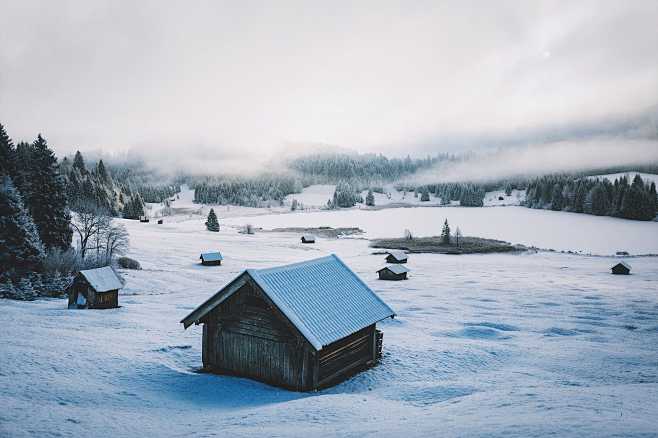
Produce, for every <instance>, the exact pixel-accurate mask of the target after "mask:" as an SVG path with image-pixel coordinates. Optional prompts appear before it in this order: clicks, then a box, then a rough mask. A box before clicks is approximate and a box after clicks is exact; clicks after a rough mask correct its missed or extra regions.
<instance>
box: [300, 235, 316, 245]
mask: <svg viewBox="0 0 658 438" xmlns="http://www.w3.org/2000/svg"><path fill="white" fill-rule="evenodd" d="M302 243H315V236H312V235H310V234H304V235H303V236H302Z"/></svg>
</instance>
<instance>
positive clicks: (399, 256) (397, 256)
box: [388, 250, 407, 261]
mask: <svg viewBox="0 0 658 438" xmlns="http://www.w3.org/2000/svg"><path fill="white" fill-rule="evenodd" d="M388 253H389V254H390V255H392V256H393V258H394V259H396V260H399V261H402V260H407V254H406V253H405V252H404V251H399V250H391V251H389V252H388Z"/></svg>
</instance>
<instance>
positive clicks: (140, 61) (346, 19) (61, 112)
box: [0, 0, 658, 159]
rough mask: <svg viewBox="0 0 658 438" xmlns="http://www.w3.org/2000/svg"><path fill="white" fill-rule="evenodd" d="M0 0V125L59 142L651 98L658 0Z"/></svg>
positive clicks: (236, 140)
mask: <svg viewBox="0 0 658 438" xmlns="http://www.w3.org/2000/svg"><path fill="white" fill-rule="evenodd" d="M0 11H1V12H0V122H2V123H3V124H4V125H5V126H6V127H7V129H8V131H9V133H10V135H11V136H12V137H13V138H14V139H16V140H21V139H32V138H33V137H35V135H36V133H37V132H42V133H43V134H44V135H45V136H46V137H47V138H48V140H49V142H50V143H51V145H53V146H54V147H55V148H56V150H57V151H59V152H67V151H69V150H75V149H76V148H79V149H80V150H83V151H84V150H97V149H104V150H106V151H116V150H126V149H130V148H140V149H141V150H146V151H156V150H160V148H165V149H166V150H167V151H170V152H171V153H172V154H174V155H179V154H183V153H184V154H187V153H190V152H192V151H195V152H197V154H198V155H199V156H203V157H212V156H213V155H214V154H215V152H217V154H220V153H221V154H222V155H223V156H224V157H225V158H228V159H230V158H231V156H234V157H242V156H247V155H253V156H264V155H268V154H271V153H273V151H279V150H280V149H281V148H282V147H285V145H288V144H291V143H294V144H296V145H299V144H305V143H307V142H308V143H326V144H331V145H338V146H341V147H346V148H351V149H355V150H358V151H360V152H366V151H377V152H379V151H383V152H386V153H392V154H396V153H404V154H406V153H407V152H414V151H417V152H419V153H420V152H423V153H424V152H426V151H428V149H430V150H431V149H437V150H438V149H441V148H456V147H459V145H463V147H465V148H466V147H468V148H471V147H473V146H474V145H476V146H477V145H479V144H481V145H484V146H486V144H487V143H496V142H499V143H505V142H506V141H508V140H510V141H512V140H515V139H516V140H518V139H519V138H521V139H523V140H525V139H526V138H529V140H530V141H533V140H535V139H533V138H532V136H534V135H538V136H543V135H545V134H546V133H555V132H578V131H579V130H581V129H582V130H585V131H587V132H589V131H590V130H594V131H596V130H597V129H600V128H601V129H604V128H605V127H606V126H613V127H614V126H617V124H621V125H623V124H624V123H626V122H627V121H629V120H631V121H632V120H635V119H636V118H638V117H640V116H642V117H645V116H646V113H647V111H649V113H650V114H651V113H652V112H653V113H655V112H656V105H657V104H658V1H656V0H649V1H641V0H623V1H604V0H596V1H557V2H553V1H550V2H541V1H534V0H533V1H516V2H509V1H500V0H497V1H481V2H469V1H455V2H441V1H428V2H421V1H404V2H385V1H381V0H378V1H373V2H366V1H345V2H342V1H328V2H318V1H304V2H287V1H264V2H250V1H234V2H220V1H208V2H202V1H189V2H184V1H176V2H174V1H152V2H151V1H132V0H131V1H118V0H111V1H93V0H81V1H42V2H34V1H28V0H15V1H12V0H0ZM174 152H177V153H174Z"/></svg>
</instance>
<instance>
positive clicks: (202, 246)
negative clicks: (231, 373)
mask: <svg viewBox="0 0 658 438" xmlns="http://www.w3.org/2000/svg"><path fill="white" fill-rule="evenodd" d="M517 210H518V211H522V212H528V214H529V215H532V214H541V215H544V217H546V218H549V219H546V220H547V221H548V222H547V223H552V224H555V227H556V228H557V231H555V230H552V229H551V230H549V229H546V228H544V227H538V228H535V229H534V233H535V234H536V235H538V236H542V235H544V234H549V235H550V236H554V235H559V234H560V233H573V238H574V239H575V241H576V242H578V243H581V242H585V241H586V240H590V241H591V242H589V243H587V245H588V247H595V246H596V245H597V243H596V242H595V241H596V240H597V239H599V238H601V237H602V236H604V237H606V236H605V234H606V233H623V234H628V235H627V236H623V237H626V239H625V241H626V242H627V244H626V245H625V246H624V249H627V250H629V251H631V252H634V253H638V252H644V251H646V249H647V248H646V247H645V246H643V245H644V242H643V241H640V240H638V239H637V238H636V237H635V234H636V233H635V231H633V230H634V227H636V226H638V227H643V226H644V223H639V222H633V221H621V222H619V223H623V224H632V225H629V226H628V227H626V226H620V225H617V224H618V222H611V223H610V224H612V225H609V226H611V227H613V228H610V229H606V226H608V225H606V223H603V222H588V223H587V228H584V227H585V225H584V224H582V225H581V224H580V223H579V222H578V221H579V220H581V218H587V219H590V218H591V219H592V220H599V219H610V220H612V221H615V219H612V218H594V217H590V216H585V215H575V214H573V215H572V214H567V213H555V212H548V211H534V210H529V209H517V208H514V207H510V208H483V209H460V208H452V209H448V208H446V209H427V208H423V209H391V210H382V211H379V212H367V211H362V212H358V211H355V212H354V213H359V214H366V215H373V216H372V219H369V220H368V221H362V223H358V222H359V221H358V220H357V221H356V222H353V223H351V225H358V226H365V225H369V226H375V225H376V224H377V223H379V222H384V223H389V224H390V223H394V225H392V226H391V228H392V229H395V230H396V231H397V229H398V228H399V227H400V225H401V224H402V222H399V219H397V218H396V217H395V216H394V215H395V214H397V212H405V211H406V212H409V213H411V212H416V213H415V214H421V219H416V220H415V221H416V223H421V222H422V221H423V220H425V221H426V222H434V223H436V224H437V227H438V223H439V222H437V221H436V219H439V216H440V219H442V218H443V216H444V211H448V212H453V211H454V212H455V214H466V213H456V212H460V211H471V212H475V211H482V212H489V211H494V212H495V211H501V212H502V211H517ZM432 211H440V212H441V213H440V214H439V216H437V217H434V216H429V217H426V216H425V215H427V214H428V212H432ZM346 213H349V212H346ZM553 213H555V214H556V215H562V216H551V215H553ZM382 214H383V215H386V216H382ZM449 214H452V213H449ZM468 214H479V213H468ZM323 215H324V213H308V214H291V215H272V216H259V217H257V218H248V219H247V218H236V219H235V221H236V222H238V223H240V222H244V221H246V220H252V219H259V220H260V219H266V220H270V218H274V217H285V218H286V219H287V222H286V224H287V225H299V224H301V223H303V224H304V225H306V226H319V225H324V224H325V223H326V222H325V219H327V220H328V218H330V216H323ZM391 215H393V216H391ZM333 217H334V218H349V219H358V218H359V217H360V216H358V215H354V216H345V215H344V214H342V213H341V212H339V213H337V214H336V215H335V216H333ZM464 217H465V216H464ZM531 217H532V216H517V220H519V222H517V223H516V224H505V223H500V222H498V223H496V221H501V220H503V219H504V218H502V217H496V216H483V217H482V218H483V219H484V220H485V221H493V222H494V224H493V225H494V226H495V227H497V228H498V229H502V230H508V229H512V228H513V227H514V226H515V225H516V226H517V227H521V225H520V224H521V223H522V221H524V220H531V219H528V218H531ZM291 218H295V219H294V221H295V223H294V224H291V223H289V222H288V221H290V220H291ZM405 218H406V219H409V217H405ZM423 218H424V219H423ZM562 218H565V219H562ZM204 220H205V218H202V217H198V216H192V217H191V219H190V218H188V216H186V215H182V216H180V217H174V218H172V220H169V221H166V222H165V224H163V225H156V224H155V223H153V222H151V223H149V224H140V223H139V222H135V221H124V223H125V224H126V226H127V227H128V229H129V231H130V235H131V245H132V249H131V253H130V256H131V257H134V258H136V259H138V260H139V261H140V262H141V263H142V266H143V267H144V270H142V271H123V272H122V273H123V275H124V276H125V278H126V280H127V286H126V288H125V289H123V290H122V291H121V294H120V304H121V305H122V307H121V308H119V309H113V310H107V311H91V310H88V311H83V310H80V311H72V310H67V309H66V301H65V300H63V299H52V300H41V301H36V302H15V301H8V300H0V326H1V327H2V330H1V331H0V436H2V437H4V436H8V437H15V436H17V437H22V436H39V437H43V436H101V437H105V436H107V437H110V436H112V437H123V436H138V435H140V436H141V435H147V436H149V435H150V436H186V437H187V436H200V437H207V436H259V437H262V436H318V435H325V436H353V437H361V436H378V437H381V436H383V437H388V436H395V437H399V436H478V435H479V436H505V437H508V436H524V437H525V436H530V435H549V434H554V435H558V436H613V435H623V436H632V435H635V436H640V435H642V434H644V435H643V436H656V434H658V426H657V425H656V420H655V419H656V418H658V288H657V287H656V285H657V284H658V258H653V257H637V258H633V259H632V260H631V264H632V266H633V275H630V276H613V275H610V274H609V270H608V269H609V267H610V265H611V264H612V263H613V261H614V259H613V258H607V257H586V256H576V255H566V254H558V253H545V252H540V253H525V254H518V255H509V254H507V255H472V256H448V255H430V254H427V255H412V256H411V258H410V262H409V265H408V266H409V267H410V268H411V269H412V272H411V274H410V279H409V280H407V281H404V282H382V281H378V280H376V274H375V270H376V269H378V268H379V267H381V266H382V262H383V257H382V256H381V255H373V254H372V250H371V249H370V248H368V246H367V245H368V242H367V241H366V240H364V239H338V240H325V239H322V240H319V241H318V243H317V244H316V245H302V244H301V243H299V236H297V235H295V234H288V233H266V232H263V233H258V234H255V235H242V234H238V233H237V230H236V229H234V228H231V227H224V228H223V229H222V230H221V231H220V232H219V233H210V232H207V231H204V227H203V221H204ZM340 220H341V221H342V220H343V219H340ZM452 220H453V219H452V216H451V221H452ZM345 221H347V219H345ZM396 221H397V222H396ZM454 221H455V222H460V221H459V220H457V217H455V220H454ZM565 221H566V222H565ZM616 221H620V220H618V219H617V220H616ZM461 222H463V223H464V229H465V230H467V232H468V233H470V232H471V229H469V227H470V226H467V225H466V221H465V220H462V221H461ZM534 223H535V222H532V224H534ZM574 224H575V225H574ZM647 224H648V225H652V226H653V228H647V229H646V230H645V229H643V234H644V235H645V240H646V241H649V242H653V243H651V244H650V246H651V248H655V247H656V241H655V239H656V237H655V236H656V234H658V233H656V232H655V231H656V228H655V227H656V226H657V225H658V224H655V223H647ZM525 226H527V225H525V224H523V227H525ZM600 227H603V230H604V231H598V230H599V228H600ZM474 228H475V227H474ZM482 229H485V228H482ZM366 231H368V233H369V234H377V231H376V230H374V231H373V230H371V229H368V228H367V227H366ZM651 232H653V234H651ZM583 233H584V234H585V236H582V234H583ZM473 234H476V233H475V232H474V233H473ZM497 237H501V238H505V236H504V235H499V236H497ZM607 237H609V236H607ZM540 238H541V237H540ZM551 238H553V237H551ZM546 239H548V238H546ZM213 248H218V249H221V250H222V252H223V253H224V255H225V257H226V260H225V262H224V264H223V265H222V266H221V267H202V266H200V265H199V264H198V263H197V258H198V255H199V252H201V251H202V250H206V249H213ZM332 252H333V253H336V254H338V255H339V256H340V257H341V258H343V260H344V261H345V262H346V263H347V264H348V265H349V266H351V267H352V268H353V269H354V270H355V271H356V272H357V273H358V274H359V275H360V276H361V277H362V278H363V279H364V280H365V281H366V282H367V283H368V284H369V285H370V286H371V287H372V288H373V289H374V290H375V291H376V292H377V293H378V294H379V295H380V296H381V297H382V298H383V299H384V300H385V301H386V302H387V303H389V304H390V305H391V306H392V307H393V308H394V309H395V310H396V311H397V313H398V317H397V318H396V319H395V320H389V321H386V322H384V323H383V324H381V328H382V329H383V331H384V351H385V356H384V358H383V361H382V363H381V364H380V365H379V366H377V367H376V368H373V369H371V370H369V371H367V372H364V373H361V374H359V375H357V376H356V377H354V378H352V379H351V380H349V381H347V382H345V383H343V384H341V385H338V386H336V387H334V388H331V389H328V390H324V391H321V392H316V393H308V394H300V393H294V392H289V391H285V390H280V389H276V388H272V387H269V386H266V385H263V384H260V383H257V382H253V381H250V380H246V379H240V378H234V377H225V376H216V375H207V374H199V373H196V372H195V370H196V369H197V368H198V367H199V366H200V365H201V327H191V328H190V329H188V330H187V331H185V330H183V328H182V325H180V324H179V321H180V319H181V318H183V317H184V316H185V315H186V314H187V313H189V312H190V311H191V310H192V309H193V308H195V307H196V306H197V305H198V304H200V303H201V302H202V301H204V300H205V299H206V298H207V297H208V296H209V295H211V294H212V293H214V292H215V291H216V290H218V289H219V288H221V287H222V286H223V285H224V284H225V283H226V282H227V281H229V280H230V279H232V278H233V277H234V276H235V275H237V274H238V273H239V272H241V271H242V270H243V269H244V268H246V267H255V268H259V267H266V266H274V265H278V264H284V263H289V262H295V261H300V260H305V259H309V258H313V257H319V256H323V255H326V254H329V253H332ZM656 252H658V251H656Z"/></svg>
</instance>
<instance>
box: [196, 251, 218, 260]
mask: <svg viewBox="0 0 658 438" xmlns="http://www.w3.org/2000/svg"><path fill="white" fill-rule="evenodd" d="M199 258H200V259H203V261H206V262H216V261H219V260H224V257H223V256H222V253H221V252H219V251H208V252H202V253H201V255H200V256H199Z"/></svg>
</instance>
